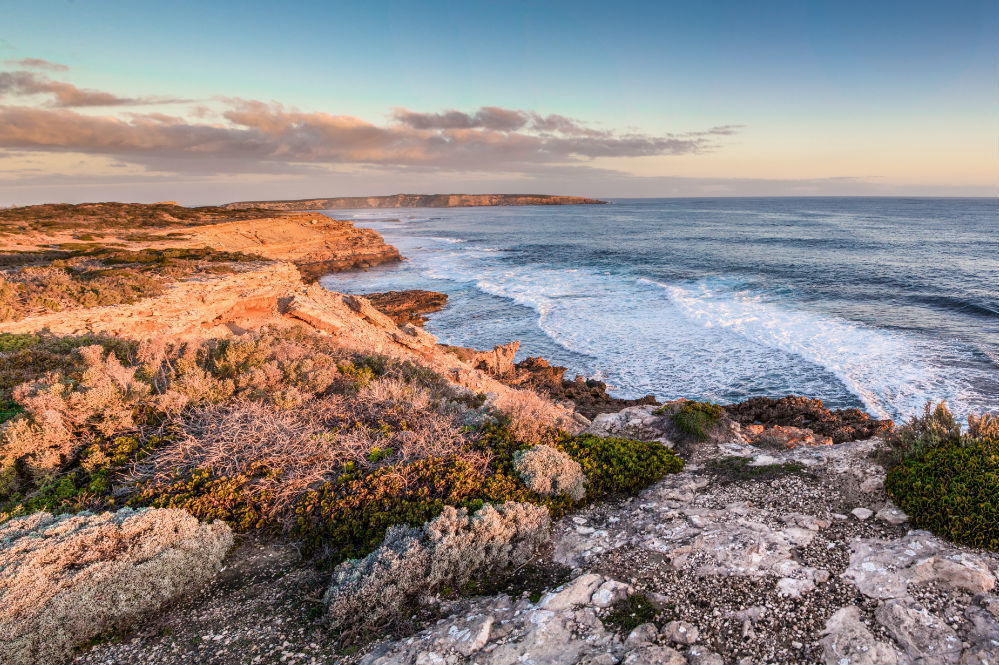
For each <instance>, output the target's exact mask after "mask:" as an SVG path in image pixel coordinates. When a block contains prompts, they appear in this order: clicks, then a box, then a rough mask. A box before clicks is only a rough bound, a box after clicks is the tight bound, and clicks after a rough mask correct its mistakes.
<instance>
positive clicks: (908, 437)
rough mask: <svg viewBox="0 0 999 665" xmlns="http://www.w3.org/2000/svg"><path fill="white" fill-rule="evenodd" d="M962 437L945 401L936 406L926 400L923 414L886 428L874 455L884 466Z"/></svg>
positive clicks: (888, 466)
mask: <svg viewBox="0 0 999 665" xmlns="http://www.w3.org/2000/svg"><path fill="white" fill-rule="evenodd" d="M960 439H961V426H960V425H959V424H958V422H957V420H955V418H954V416H953V415H952V414H951V412H950V410H949V409H948V408H947V403H946V402H940V403H939V404H937V405H936V406H935V407H934V406H933V404H932V402H929V401H927V402H926V405H925V406H924V407H923V415H922V416H913V417H912V418H910V419H909V420H908V422H906V423H905V425H902V426H900V427H895V428H893V429H891V430H890V431H888V432H887V433H886V434H885V435H884V437H883V441H882V445H881V447H880V448H879V449H878V450H877V451H876V453H875V455H876V457H877V459H878V461H880V462H881V464H882V465H883V466H884V467H885V468H886V469H891V468H892V467H894V466H895V465H896V464H898V463H899V462H901V461H902V460H904V459H906V458H908V457H912V456H914V455H918V454H920V453H921V452H922V451H923V450H924V449H926V448H932V447H935V446H938V445H940V444H942V443H945V442H952V443H953V442H957V441H959V440H960Z"/></svg>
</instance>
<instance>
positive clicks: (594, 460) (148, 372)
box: [0, 328, 682, 565]
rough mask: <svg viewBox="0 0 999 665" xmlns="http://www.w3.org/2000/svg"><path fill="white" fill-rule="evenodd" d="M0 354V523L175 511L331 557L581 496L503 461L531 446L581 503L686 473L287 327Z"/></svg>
mask: <svg viewBox="0 0 999 665" xmlns="http://www.w3.org/2000/svg"><path fill="white" fill-rule="evenodd" d="M0 360H2V361H3V362H0V399H4V400H7V401H6V402H4V403H3V404H4V409H5V411H6V412H8V413H9V416H6V417H7V418H8V419H7V420H6V422H4V423H2V424H0V458H2V459H3V460H4V464H3V465H2V468H0V520H2V519H9V518H11V517H16V516H19V515H23V514H25V513H27V512H30V511H31V510H48V511H50V512H63V511H67V512H75V511H79V510H81V509H88V510H103V509H109V508H119V507H121V506H122V505H129V506H132V507H136V508H138V507H154V508H181V509H183V510H186V511H188V512H189V513H191V514H192V515H195V516H197V517H199V518H201V519H206V520H211V519H221V520H223V521H225V522H226V523H227V524H229V525H230V526H231V527H232V528H233V529H235V530H237V531H251V530H266V531H268V532H273V533H280V532H287V533H289V534H290V535H291V536H292V537H295V538H298V539H300V540H301V541H303V542H304V545H305V549H306V551H307V552H308V553H309V554H310V555H315V556H318V558H319V559H320V561H321V562H322V563H324V564H328V565H335V564H336V563H339V562H340V561H343V560H344V559H347V558H358V557H363V556H365V555H366V554H368V553H369V552H371V551H372V550H373V549H374V548H375V547H377V546H378V544H379V543H380V542H381V541H382V539H383V538H384V536H385V532H386V530H387V529H388V528H389V527H391V526H394V525H400V524H401V525H409V526H416V525H420V524H423V523H425V522H427V521H429V520H432V519H434V518H435V517H437V516H438V515H440V514H441V513H442V512H443V511H444V510H445V509H446V508H447V507H449V506H450V507H454V508H457V509H461V508H466V509H468V510H469V511H475V510H477V509H479V508H480V507H481V506H482V505H483V504H485V503H491V504H498V503H504V502H508V501H515V502H522V503H533V504H536V505H540V506H544V507H546V508H547V509H548V510H549V512H550V514H551V515H553V516H558V515H561V514H563V513H564V512H565V511H566V510H567V509H569V508H570V507H571V506H572V505H573V502H574V500H579V499H580V498H581V493H580V492H579V491H578V490H579V489H580V483H579V480H580V476H579V474H578V473H575V472H574V473H570V474H569V475H568V476H565V478H561V477H559V478H556V479H554V481H553V482H552V483H550V485H551V486H553V487H554V488H555V489H556V492H555V494H553V495H550V496H545V495H543V494H539V493H538V492H537V491H534V490H532V489H531V487H529V486H528V485H527V484H525V482H524V481H523V480H522V479H521V477H520V476H519V475H518V472H517V470H516V469H515V459H514V458H515V456H516V455H518V453H520V454H521V458H523V457H524V455H525V451H527V450H528V449H530V448H531V447H532V446H536V445H539V444H540V445H543V446H547V447H548V448H549V449H551V450H552V451H555V452H556V454H557V455H559V456H564V457H563V458H561V461H562V463H563V466H564V469H563V470H570V471H571V470H573V467H574V465H578V467H579V470H580V472H581V474H582V476H585V487H586V489H587V493H588V497H586V498H589V499H595V498H597V497H599V496H601V495H603V494H606V493H612V492H634V491H637V490H639V489H641V488H643V487H645V486H646V485H648V484H649V483H652V482H654V481H656V480H658V479H659V478H661V477H662V476H663V475H665V474H667V473H671V472H675V471H678V470H680V468H682V462H681V461H680V460H679V459H678V458H676V457H675V456H673V454H672V453H671V452H670V451H669V450H668V449H666V448H665V447H663V446H662V445H660V444H658V443H655V442H652V443H648V442H640V441H631V440H627V439H619V438H608V439H603V438H600V437H597V436H592V435H579V436H572V435H570V434H568V433H565V432H562V431H559V430H556V429H553V428H552V427H551V426H549V425H541V424H540V423H537V422H536V421H535V426H534V427H532V428H530V429H529V431H528V433H527V435H526V436H525V435H524V430H523V429H521V428H520V427H519V426H518V421H517V420H516V419H514V418H512V417H507V416H506V415H504V414H503V413H502V412H500V411H497V410H496V409H495V408H494V407H493V406H490V405H489V404H482V403H481V401H480V400H479V398H478V397H476V396H471V395H468V394H467V392H466V393H462V392H461V391H460V390H458V389H456V388H455V387H454V386H453V385H451V384H450V383H449V382H447V381H446V380H445V379H443V378H442V377H441V376H439V375H437V374H436V373H434V372H432V371H431V370H428V369H426V368H423V367H420V366H418V365H415V364H413V363H406V362H403V363H400V362H398V361H395V360H391V359H389V358H386V357H384V356H378V355H358V354H354V353H351V352H349V351H346V350H342V349H339V348H337V347H336V346H335V345H334V343H332V342H331V341H330V340H329V338H327V337H323V336H320V335H315V334H312V333H310V332H308V331H306V330H302V329H298V328H288V329H282V330H278V331H272V332H267V333H253V334H246V335H242V336H240V337H238V338H234V339H230V340H224V341H219V340H208V341H203V342H200V343H167V342H165V341H163V340H153V341H150V342H144V343H142V344H132V343H126V342H123V341H121V340H117V339H114V338H100V337H79V338H58V337H52V336H48V335H39V336H33V337H25V336H2V335H0ZM521 424H523V421H521ZM528 457H529V456H528ZM570 476H571V478H570ZM535 489H539V488H535ZM563 491H568V492H569V493H570V494H571V496H569V495H567V494H565V493H563Z"/></svg>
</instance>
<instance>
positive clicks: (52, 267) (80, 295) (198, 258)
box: [0, 243, 264, 321]
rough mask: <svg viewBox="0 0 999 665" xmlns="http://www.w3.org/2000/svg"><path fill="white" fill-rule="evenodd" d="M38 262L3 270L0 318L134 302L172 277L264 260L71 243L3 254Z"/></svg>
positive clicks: (203, 250)
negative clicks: (54, 248)
mask: <svg viewBox="0 0 999 665" xmlns="http://www.w3.org/2000/svg"><path fill="white" fill-rule="evenodd" d="M27 257H32V258H35V259H37V260H38V264H37V265H32V266H25V267H21V268H17V269H15V270H8V271H7V272H5V273H2V274H0V321H9V320H17V319H21V318H24V317H25V316H28V315H30V314H37V313H44V312H47V311H62V310H65V309H72V308H76V307H97V306H100V305H121V304H130V303H133V302H135V301H137V300H140V299H142V298H147V297H151V296H156V295H159V294H161V293H163V290H164V287H165V285H166V284H167V283H168V282H169V281H170V280H176V279H181V278H184V277H189V276H191V275H195V274H219V273H225V272H231V271H232V270H233V268H232V264H234V263H240V262H246V261H260V260H264V259H262V258H261V257H259V256H255V255H252V254H243V253H241V252H222V251H217V250H213V249H209V248H200V249H198V248H165V249H142V250H137V251H132V250H126V249H120V248H115V247H109V246H105V245H99V244H94V243H68V244H63V245H61V246H60V249H59V251H55V252H42V253H32V254H23V253H18V254H15V255H12V256H11V255H0V262H3V263H6V264H8V265H9V264H10V263H12V259H14V261H13V262H14V263H17V262H21V261H23V260H24V259H26V258H27Z"/></svg>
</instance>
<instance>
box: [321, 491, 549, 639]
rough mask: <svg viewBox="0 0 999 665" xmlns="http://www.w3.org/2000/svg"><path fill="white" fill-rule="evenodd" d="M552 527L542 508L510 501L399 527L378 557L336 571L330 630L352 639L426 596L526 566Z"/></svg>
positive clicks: (328, 595)
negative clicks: (419, 526) (424, 522)
mask: <svg viewBox="0 0 999 665" xmlns="http://www.w3.org/2000/svg"><path fill="white" fill-rule="evenodd" d="M548 526H549V515H548V511H547V509H545V508H544V507H543V506H535V505H531V504H524V503H513V502H508V503H503V504H500V505H498V506H493V505H491V504H486V505H484V506H482V507H481V508H480V509H479V510H478V511H476V512H475V513H474V514H469V512H468V510H466V509H464V508H462V509H455V508H453V507H448V508H446V509H445V510H444V511H443V512H442V513H441V514H440V515H439V516H438V517H436V518H435V519H433V520H431V521H429V522H427V523H426V524H425V525H424V526H423V527H422V528H407V527H401V526H396V527H393V528H392V529H390V530H389V531H388V532H387V533H386V536H385V539H384V542H383V543H382V544H381V545H380V546H379V547H378V548H377V549H375V550H374V551H373V552H371V553H370V554H368V555H367V556H366V557H364V558H363V559H360V560H350V561H346V562H344V563H342V564H340V565H339V566H338V567H337V569H336V570H335V571H334V574H333V582H332V584H331V585H330V588H329V590H328V591H327V592H326V596H325V598H324V601H325V602H326V604H327V606H328V612H329V620H330V625H331V627H332V628H333V629H334V630H338V631H342V632H346V633H347V634H346V637H348V638H349V636H350V634H352V633H354V632H357V631H363V630H366V629H371V628H376V627H382V626H385V625H387V624H390V623H391V622H392V620H393V619H394V618H395V617H396V616H397V615H398V613H399V612H401V611H402V610H403V609H404V608H405V607H406V606H407V605H408V604H409V603H411V602H413V601H414V600H417V599H419V598H421V597H431V596H433V595H434V594H436V593H438V592H439V591H440V590H441V589H443V588H445V587H452V588H459V587H464V586H466V585H467V584H468V583H469V582H470V581H471V580H472V579H473V578H474V577H476V576H478V575H483V574H486V573H488V575H489V576H490V577H494V576H497V575H501V574H502V572H503V571H504V570H508V569H510V568H513V567H517V566H520V565H523V564H526V563H527V562H528V561H529V560H530V559H531V558H532V557H533V555H534V553H535V552H536V551H537V549H538V548H539V547H540V546H541V545H542V544H543V543H545V542H546V541H547V539H548V537H549V533H548Z"/></svg>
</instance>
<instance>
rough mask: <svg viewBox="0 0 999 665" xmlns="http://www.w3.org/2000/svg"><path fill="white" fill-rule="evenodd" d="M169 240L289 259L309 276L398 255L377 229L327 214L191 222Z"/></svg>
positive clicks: (385, 260) (368, 264)
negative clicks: (181, 236)
mask: <svg viewBox="0 0 999 665" xmlns="http://www.w3.org/2000/svg"><path fill="white" fill-rule="evenodd" d="M185 234H187V235H188V238H187V239H185V240H183V241H180V242H178V241H170V242H169V243H168V244H170V245H171V246H191V247H210V248H212V249H217V250H224V251H230V252H245V253H247V254H256V255H258V256H263V257H265V258H268V259H274V260H278V261H290V262H291V263H294V264H295V265H296V266H298V268H299V270H300V271H301V272H302V276H303V277H304V278H305V279H306V280H308V281H314V280H316V279H318V278H319V277H321V276H322V275H325V274H327V273H331V272H339V271H342V270H351V269H353V268H368V267H371V266H375V265H378V264H381V263H390V262H394V261H399V260H401V258H402V257H401V256H400V255H399V250H398V249H396V248H395V247H393V246H392V245H387V244H385V241H384V240H383V239H382V237H381V235H379V234H378V233H377V232H376V231H373V230H371V229H361V228H357V227H355V226H354V224H353V223H352V222H349V221H345V220H340V219H331V218H329V217H327V216H326V215H319V214H302V215H283V216H280V217H272V218H264V219H253V220H248V221H237V222H225V223H222V224H209V225H206V226H195V227H192V228H190V229H186V230H185Z"/></svg>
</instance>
